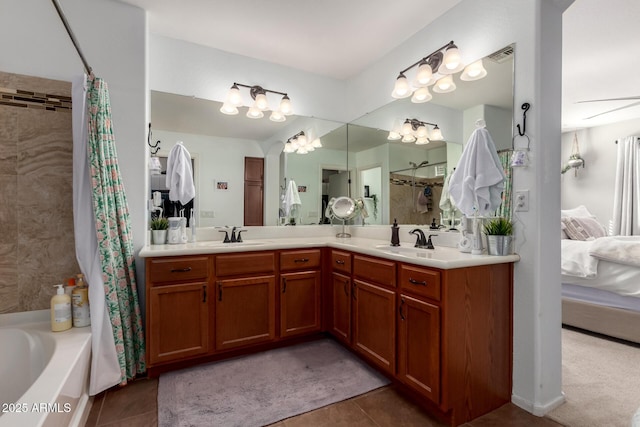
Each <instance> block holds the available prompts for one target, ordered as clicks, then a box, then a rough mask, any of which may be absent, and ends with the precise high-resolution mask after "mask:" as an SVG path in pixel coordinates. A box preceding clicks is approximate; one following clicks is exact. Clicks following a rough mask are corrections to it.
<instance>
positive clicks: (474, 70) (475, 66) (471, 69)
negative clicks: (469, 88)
mask: <svg viewBox="0 0 640 427" xmlns="http://www.w3.org/2000/svg"><path fill="white" fill-rule="evenodd" d="M486 75H487V70H485V68H484V65H483V64H482V59H479V60H477V61H476V62H472V63H471V64H469V65H467V66H466V67H465V69H464V71H463V72H462V74H461V75H460V80H464V81H473V80H480V79H481V78H483V77H485V76H486Z"/></svg>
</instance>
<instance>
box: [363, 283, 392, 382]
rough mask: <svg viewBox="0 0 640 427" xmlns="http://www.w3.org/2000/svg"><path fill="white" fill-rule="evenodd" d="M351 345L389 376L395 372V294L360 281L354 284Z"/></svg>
mask: <svg viewBox="0 0 640 427" xmlns="http://www.w3.org/2000/svg"><path fill="white" fill-rule="evenodd" d="M352 292H353V293H352V299H353V345H354V347H355V349H356V350H357V351H358V352H359V353H360V354H362V355H363V356H364V357H366V358H368V359H369V360H371V361H372V362H373V363H375V364H376V365H378V366H380V367H381V368H382V369H384V370H385V371H387V372H388V373H390V374H394V375H395V372H396V358H395V356H396V351H395V349H396V322H395V319H396V294H395V292H394V291H391V290H389V289H385V288H382V287H380V286H375V285H372V284H370V283H366V282H363V281H360V280H354V281H353V290H352Z"/></svg>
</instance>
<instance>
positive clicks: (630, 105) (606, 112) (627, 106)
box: [584, 101, 640, 120]
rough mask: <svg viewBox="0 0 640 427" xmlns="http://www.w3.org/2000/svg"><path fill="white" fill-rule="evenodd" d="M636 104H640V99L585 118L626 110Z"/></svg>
mask: <svg viewBox="0 0 640 427" xmlns="http://www.w3.org/2000/svg"><path fill="white" fill-rule="evenodd" d="M636 105H640V101H638V102H634V103H633V104H629V105H625V106H624V107H618V108H614V109H613V110H609V111H605V112H603V113H598V114H596V115H594V116H591V117H585V118H584V120H589V119H593V118H594V117H598V116H602V115H603V114H609V113H613V112H614V111H619V110H624V109H625V108H631V107H635V106H636Z"/></svg>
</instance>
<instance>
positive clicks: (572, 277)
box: [554, 0, 640, 426]
mask: <svg viewBox="0 0 640 427" xmlns="http://www.w3.org/2000/svg"><path fill="white" fill-rule="evenodd" d="M588 4H591V5H592V6H593V5H594V4H595V2H593V1H588V0H577V1H576V2H575V3H574V5H572V6H571V7H570V8H569V9H568V10H567V11H566V12H565V14H564V17H563V24H564V34H565V42H566V47H565V52H567V51H570V50H571V49H577V50H579V49H582V47H580V46H581V45H582V44H583V41H584V38H583V37H584V35H585V34H586V33H588V31H589V30H588V29H586V28H585V29H584V30H578V29H577V27H579V25H577V24H578V21H579V20H580V17H581V16H582V17H583V16H584V15H583V13H584V10H585V9H584V7H585V6H588ZM607 9H609V8H608V7H607ZM609 10H610V9H609ZM581 25H582V26H583V27H584V23H583V24H581ZM623 33H624V31H623ZM607 37H608V36H607ZM611 37H612V38H611V39H609V40H608V41H607V42H606V43H611V42H613V41H614V39H615V40H620V39H623V38H625V37H626V36H625V35H624V34H621V33H617V34H616V35H615V36H611ZM634 37H635V39H636V40H638V37H637V36H634ZM580 40H582V41H580ZM627 41H628V40H627ZM636 42H637V41H636ZM603 43H605V42H603ZM565 55H566V54H565ZM571 55H572V54H571ZM577 66H578V65H577V64H574V63H571V61H570V60H569V59H565V60H564V61H563V68H564V70H563V73H565V76H564V78H563V86H564V87H563V96H564V97H565V98H568V94H571V97H572V99H571V100H570V102H571V104H572V108H571V110H568V109H565V108H563V115H562V127H563V128H562V140H561V144H562V154H561V157H562V158H561V159H560V160H561V162H560V163H561V164H560V167H561V207H562V211H561V230H562V231H561V250H562V276H561V281H562V323H563V330H562V353H563V356H562V357H563V371H562V373H563V391H564V393H565V395H566V397H567V404H566V405H565V406H570V405H573V406H574V409H575V407H576V405H581V406H580V407H579V410H580V411H579V412H581V413H582V414H583V421H584V422H587V420H588V421H589V422H591V423H593V422H595V420H600V421H602V422H603V424H589V425H625V426H627V425H630V422H631V419H632V417H634V415H633V414H634V412H636V410H637V409H638V406H639V405H640V387H638V381H640V375H638V374H636V372H637V371H638V370H637V366H638V363H640V212H639V210H640V185H639V184H640V107H639V106H640V85H639V84H638V78H637V77H636V78H635V84H631V86H630V85H629V84H630V82H628V81H620V82H618V81H616V82H613V81H610V83H612V84H611V86H610V87H608V88H607V89H605V90H603V88H601V87H600V88H598V87H594V86H593V85H592V83H591V82H589V78H590V77H589V76H592V75H591V74H589V73H587V74H588V75H587V74H583V75H581V77H580V78H578V79H568V78H567V77H566V76H567V75H568V74H569V73H570V72H571V70H572V67H577ZM583 66H584V64H582V65H580V67H583ZM594 72H595V71H594ZM596 73H599V72H596ZM572 75H573V74H572ZM623 80H624V79H623ZM568 101H569V100H568V99H563V105H567V104H569V102H568ZM594 370H597V371H598V372H597V373H594ZM586 384H589V385H590V386H589V387H586V386H585V385H586ZM586 389H591V390H597V393H598V395H594V394H593V393H594V391H591V393H592V397H595V396H599V397H598V398H597V399H598V400H599V399H604V400H607V401H608V403H607V404H606V405H605V404H604V403H603V404H602V405H604V406H602V405H600V404H595V405H594V404H593V403H594V400H591V401H589V398H588V397H587V395H588V392H587V391H586ZM599 393H602V395H600V394H599ZM612 401H615V402H616V403H615V405H614V404H613V403H611V402H612ZM613 406H615V409H614V408H613ZM565 409H566V408H565ZM565 409H563V408H562V407H561V408H558V409H556V410H555V411H554V414H555V415H556V417H555V418H554V419H555V420H556V421H560V422H562V416H563V414H562V411H563V410H565ZM612 412H617V413H618V414H617V415H614V416H613V419H611V413H612ZM604 413H608V415H607V417H609V418H603V416H604V415H602V414H604ZM638 414H640V411H638V412H637V413H636V416H637V417H638V418H639V419H638V421H636V422H637V423H639V424H635V423H633V426H636V425H640V415H638ZM615 416H617V417H618V419H615ZM605 420H606V421H605ZM634 421H635V418H634ZM571 425H574V424H571ZM575 425H578V424H575ZM580 425H587V424H580Z"/></svg>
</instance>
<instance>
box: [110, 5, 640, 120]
mask: <svg viewBox="0 0 640 427" xmlns="http://www.w3.org/2000/svg"><path fill="white" fill-rule="evenodd" d="M121 1H123V2H125V3H129V4H133V5H136V6H139V7H141V8H143V9H146V10H147V11H148V12H149V27H150V31H151V32H152V33H156V34H161V35H164V36H167V37H172V38H177V39H182V40H186V41H189V42H193V43H198V44H202V45H206V46H210V47H214V48H217V49H220V50H224V51H229V52H233V53H236V54H240V55H244V56H248V57H253V58H257V59H261V60H266V61H270V62H275V63H278V64H281V65H285V66H289V67H293V68H297V69H301V70H305V71H311V72H314V73H317V74H321V75H326V76H330V77H334V78H339V79H343V78H347V77H350V76H353V75H356V74H358V73H359V72H360V71H362V70H363V69H365V68H366V67H367V66H368V65H369V64H371V63H373V62H375V61H376V60H377V59H379V58H380V57H382V56H383V55H385V54H386V53H387V52H389V51H390V50H392V49H393V48H395V47H396V46H398V45H400V44H401V43H403V42H404V41H405V40H406V39H407V38H409V37H410V36H411V35H413V34H414V33H416V32H417V31H418V30H420V29H421V28H423V27H424V26H426V25H428V24H429V22H431V21H432V20H434V19H436V18H437V17H438V16H439V15H440V14H442V13H444V12H446V11H447V10H448V9H449V8H451V7H453V6H455V5H456V4H457V3H459V2H460V0H394V1H389V0H349V1H344V0H323V1H317V0H269V1H264V0H263V1H259V0H234V1H222V0H182V1H180V2H177V1H174V0H121ZM398 10H404V11H411V13H402V14H401V15H399V14H398V12H397V11H398ZM395 16H398V18H394V17H395ZM639 21H640V1H638V0H607V1H606V2H605V1H603V0H576V1H575V3H574V4H573V5H572V6H570V7H569V9H568V10H567V11H566V12H565V15H564V21H563V23H564V30H563V37H564V38H563V62H562V65H563V90H562V96H563V102H562V126H563V129H566V130H571V129H575V128H580V127H591V126H598V125H603V124H607V123H613V122H617V121H621V120H628V119H634V118H638V117H640V103H639V102H640V73H639V72H638V70H640V55H639V54H638V51H639V49H640V31H638V27H637V25H638V22H639ZM373 29H375V31H374V30H373ZM633 96H635V97H639V98H638V99H635V100H633V99H632V100H625V101H601V102H589V103H579V101H588V100H593V99H605V98H621V97H633ZM635 103H639V104H638V105H637V106H633V107H631V108H626V107H627V106H629V105H633V104H635ZM614 109H619V110H617V111H613V112H610V113H606V112H608V111H610V110H614ZM602 113H606V114H602ZM594 115H597V116H596V117H593V118H588V117H591V116H594Z"/></svg>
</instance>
